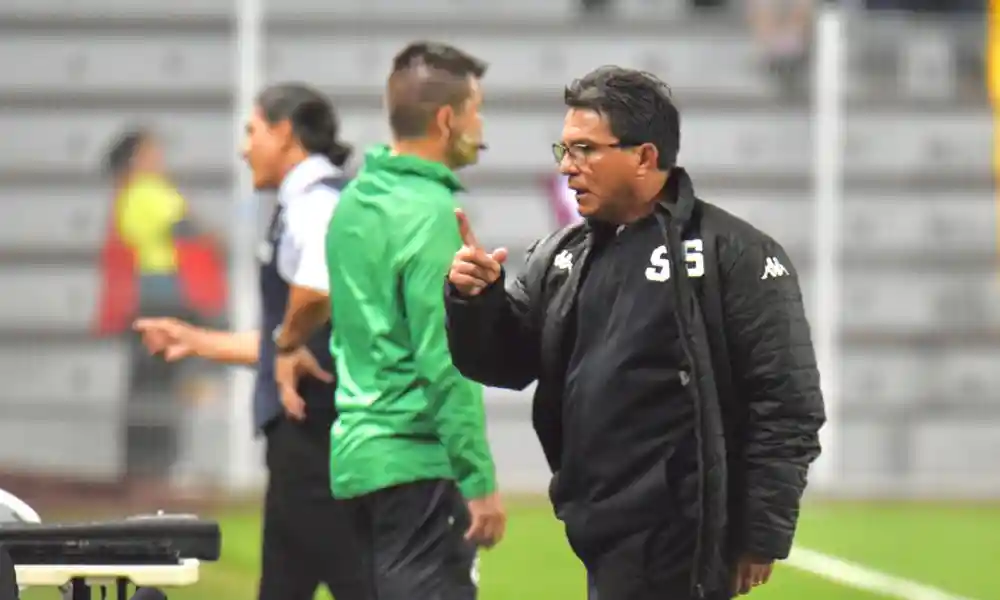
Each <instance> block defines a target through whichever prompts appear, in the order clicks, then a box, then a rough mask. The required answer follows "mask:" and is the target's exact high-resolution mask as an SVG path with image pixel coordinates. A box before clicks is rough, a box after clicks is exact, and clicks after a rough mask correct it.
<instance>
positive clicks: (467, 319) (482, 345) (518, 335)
mask: <svg viewBox="0 0 1000 600" xmlns="http://www.w3.org/2000/svg"><path fill="white" fill-rule="evenodd" d="M537 245H538V242H536V243H535V244H532V246H531V248H530V249H529V250H528V258H527V259H526V261H525V266H524V268H523V270H522V273H521V275H520V276H518V277H517V278H514V279H512V280H507V273H506V270H505V271H504V272H503V273H502V274H501V277H500V279H499V280H497V282H496V283H494V284H493V285H491V286H490V287H488V288H486V289H485V290H483V292H482V293H481V294H480V295H478V296H475V297H472V298H464V297H462V296H461V295H460V294H459V293H458V292H457V291H456V290H455V289H454V287H452V285H451V284H450V283H448V282H447V281H446V282H445V308H446V311H447V321H446V322H447V329H448V344H449V346H450V347H451V353H452V357H453V359H454V361H455V366H456V367H458V369H459V371H461V372H462V373H463V374H464V375H465V376H466V377H469V378H470V379H474V380H476V381H478V382H480V383H482V384H485V385H488V386H491V387H501V388H508V389H513V390H521V389H524V388H525V387H527V386H528V385H529V384H530V383H531V382H533V381H534V380H535V379H537V378H538V372H539V370H540V354H541V335H540V333H539V325H538V323H539V321H540V319H538V318H537V317H536V315H535V311H536V309H537V307H536V305H535V303H536V298H535V296H537V295H538V292H535V291H533V289H534V288H537V287H538V285H539V283H540V280H541V277H542V275H543V273H541V272H538V271H539V266H540V265H539V264H538V261H537V259H534V260H533V257H534V256H535V253H534V251H535V248H536V247H537Z"/></svg>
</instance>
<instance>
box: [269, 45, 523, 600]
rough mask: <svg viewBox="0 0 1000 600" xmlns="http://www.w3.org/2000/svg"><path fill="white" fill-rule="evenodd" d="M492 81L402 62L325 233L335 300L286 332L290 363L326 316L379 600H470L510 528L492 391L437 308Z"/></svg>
mask: <svg viewBox="0 0 1000 600" xmlns="http://www.w3.org/2000/svg"><path fill="white" fill-rule="evenodd" d="M485 70H486V65H485V64H484V63H482V62H480V61H479V60H477V59H475V58H473V57H472V56H469V55H468V54H466V53H464V52H462V51H461V50H459V49H457V48H454V47H452V46H448V45H445V44H431V43H416V44H412V45H410V46H408V47H407V48H405V49H404V50H403V51H402V52H400V53H399V54H398V55H397V56H396V57H395V59H394V61H393V70H392V74H391V75H390V76H389V80H388V84H387V93H386V105H387V106H388V111H389V122H390V127H391V129H392V133H393V143H392V146H391V147H389V146H379V147H375V148H373V149H371V150H370V151H369V152H368V154H367V156H366V158H365V164H364V167H363V168H362V169H361V171H360V172H359V173H358V176H357V178H356V179H355V180H354V181H352V182H351V184H350V186H349V187H348V188H347V189H345V190H344V193H343V195H342V197H341V200H340V204H339V205H338V207H337V212H336V213H335V214H334V216H333V219H332V220H331V222H330V230H329V233H328V235H327V268H328V269H329V277H330V290H329V294H316V295H315V297H313V298H311V299H310V298H306V297H303V298H301V302H300V300H299V299H294V298H293V299H292V306H291V307H290V311H291V320H290V321H288V322H286V325H285V327H284V328H283V329H282V332H281V335H280V336H279V337H278V348H280V349H281V350H282V352H283V353H285V354H286V355H290V354H291V353H294V352H296V349H297V348H299V347H300V346H301V344H303V343H304V342H305V340H307V339H308V335H310V334H311V333H312V332H313V331H314V329H315V328H316V327H317V326H318V325H320V324H321V323H323V322H324V320H325V319H327V318H328V315H330V314H331V310H332V314H333V322H334V324H335V326H334V328H333V340H332V344H331V346H332V348H333V353H334V356H335V357H336V362H337V373H338V376H339V381H338V385H337V392H336V399H337V409H338V411H339V413H340V416H339V418H338V419H337V422H336V424H334V427H333V434H332V438H333V443H332V472H333V475H332V477H333V480H332V483H333V492H334V495H336V496H337V497H338V498H348V499H350V506H351V508H352V513H353V517H352V518H353V519H354V520H355V524H356V526H357V528H358V532H359V533H358V535H359V540H360V544H361V556H362V560H363V561H365V567H364V568H365V573H366V575H368V576H369V577H372V578H373V579H374V582H375V586H376V597H377V598H379V600H416V599H418V598H419V599H421V600H445V599H447V600H473V599H474V598H476V596H477V591H476V587H477V575H476V574H475V565H476V546H477V545H478V546H484V547H490V546H493V545H494V544H496V543H497V542H499V541H500V538H501V537H502V536H503V533H504V527H505V524H506V517H505V513H504V510H503V507H502V506H501V503H500V497H499V493H498V491H497V482H496V468H495V466H494V463H493V457H492V454H491V452H490V447H489V443H488V441H487V437H486V423H485V408H484V406H483V390H482V387H481V386H479V385H477V384H475V383H474V382H472V381H469V380H467V379H465V378H464V377H462V375H461V374H460V373H459V372H458V371H457V370H456V369H455V367H454V366H453V365H452V360H451V356H450V354H449V352H448V341H447V339H446V337H445V333H444V328H443V325H444V301H443V299H442V297H441V286H442V284H443V281H444V279H443V278H444V275H445V273H446V272H447V271H448V264H449V263H450V262H451V256H452V255H453V254H454V253H455V251H456V250H457V249H458V248H459V247H460V246H461V239H460V238H459V233H458V227H457V225H456V223H455V217H454V210H455V207H456V204H455V193H456V192H458V191H459V190H461V188H462V186H461V184H460V182H459V180H458V177H457V175H456V174H455V170H456V169H459V168H462V167H464V166H467V165H471V164H475V163H476V162H477V160H478V155H479V152H480V150H481V149H482V147H483V145H482V119H481V117H480V114H479V110H480V105H481V103H482V93H481V90H480V85H479V80H480V78H481V77H482V76H483V73H484V72H485ZM284 360H286V359H284V358H282V357H279V359H278V365H277V366H276V370H277V371H278V373H279V375H278V377H279V383H280V381H281V379H282V378H283V376H282V374H281V373H282V371H283V370H286V366H285V365H282V364H281V363H282V362H283V361H284ZM288 370H289V371H290V369H288ZM282 387H283V389H284V390H285V392H286V393H287V392H291V391H293V390H291V386H282Z"/></svg>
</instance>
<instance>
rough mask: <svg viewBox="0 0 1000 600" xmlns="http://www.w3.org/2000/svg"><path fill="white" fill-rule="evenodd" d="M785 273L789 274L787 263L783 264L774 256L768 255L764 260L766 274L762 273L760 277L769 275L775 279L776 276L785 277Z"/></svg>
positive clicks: (764, 277)
mask: <svg viewBox="0 0 1000 600" xmlns="http://www.w3.org/2000/svg"><path fill="white" fill-rule="evenodd" d="M785 275H788V269H786V268H785V265H783V264H781V261H779V260H778V259H777V258H776V257H774V256H769V257H767V259H766V260H765V261H764V274H763V275H761V276H760V278H761V279H767V278H768V277H771V278H772V279H773V278H775V277H783V276H785Z"/></svg>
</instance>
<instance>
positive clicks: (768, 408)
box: [722, 238, 825, 559]
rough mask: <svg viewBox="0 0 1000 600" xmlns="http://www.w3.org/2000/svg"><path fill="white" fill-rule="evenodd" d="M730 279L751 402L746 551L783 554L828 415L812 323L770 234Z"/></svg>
mask: <svg viewBox="0 0 1000 600" xmlns="http://www.w3.org/2000/svg"><path fill="white" fill-rule="evenodd" d="M722 285H723V310H724V312H725V321H726V323H725V328H726V337H727V340H728V345H729V351H730V358H731V362H732V372H733V381H734V384H735V389H736V390H737V394H740V397H738V400H739V401H742V402H745V403H746V406H747V413H746V414H747V420H746V422H745V424H746V430H745V431H744V432H741V433H743V439H744V444H745V445H744V456H743V463H744V465H745V469H746V472H745V477H746V479H745V483H746V490H745V494H746V496H745V497H744V498H743V502H742V505H743V507H744V510H745V514H744V515H742V518H741V519H739V520H738V522H739V523H741V524H742V526H743V528H744V530H743V531H741V532H738V533H739V534H740V535H739V538H740V539H741V540H742V546H743V547H742V548H741V550H742V551H743V552H745V553H749V554H752V555H755V556H758V557H761V558H767V559H783V558H786V557H787V556H788V553H789V552H790V550H791V546H792V538H793V536H794V534H795V526H796V522H797V520H798V513H799V501H800V498H801V497H802V493H803V491H804V489H805V486H806V473H807V471H808V468H809V465H810V463H812V461H814V460H815V459H816V457H817V456H819V453H820V447H819V437H818V432H819V429H820V427H821V426H822V425H823V422H824V421H825V414H824V408H823V397H822V394H821V393H820V387H819V371H818V369H817V366H816V356H815V353H814V351H813V345H812V340H811V336H810V331H809V323H808V322H807V321H806V315H805V310H804V307H803V302H802V293H801V290H800V288H799V280H798V274H797V273H796V272H795V269H794V267H793V265H792V263H791V261H790V260H789V258H788V255H787V254H785V251H784V250H783V249H782V248H781V246H780V245H779V244H778V243H777V242H774V241H773V240H770V239H769V238H767V239H764V240H762V241H759V242H754V243H752V244H750V245H748V246H746V247H745V248H744V249H743V251H742V253H741V254H740V255H739V256H738V257H737V258H736V259H735V261H734V262H733V263H732V264H731V266H730V267H729V269H728V271H726V272H725V274H724V277H723V282H722Z"/></svg>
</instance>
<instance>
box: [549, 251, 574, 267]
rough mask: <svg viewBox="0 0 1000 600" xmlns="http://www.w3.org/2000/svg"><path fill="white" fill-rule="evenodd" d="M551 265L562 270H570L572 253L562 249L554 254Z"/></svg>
mask: <svg viewBox="0 0 1000 600" xmlns="http://www.w3.org/2000/svg"><path fill="white" fill-rule="evenodd" d="M552 265H553V266H554V267H555V268H557V269H560V270H562V271H571V270H572V269H573V254H571V253H570V251H569V250H563V251H562V252H560V253H559V254H556V257H555V259H553V261H552Z"/></svg>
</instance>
